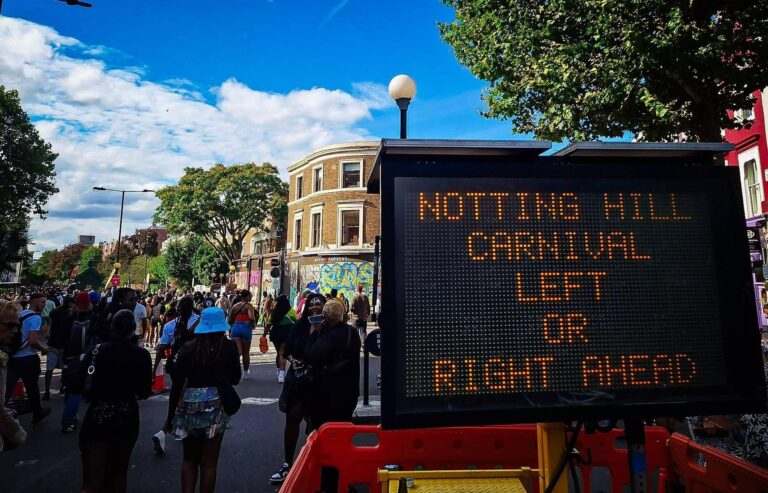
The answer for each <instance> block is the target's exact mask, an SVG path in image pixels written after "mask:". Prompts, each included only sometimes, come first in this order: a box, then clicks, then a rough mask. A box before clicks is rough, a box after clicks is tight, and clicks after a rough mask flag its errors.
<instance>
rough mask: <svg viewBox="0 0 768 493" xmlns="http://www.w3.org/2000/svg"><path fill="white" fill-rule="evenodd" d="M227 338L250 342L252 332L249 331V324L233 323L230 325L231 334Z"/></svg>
mask: <svg viewBox="0 0 768 493" xmlns="http://www.w3.org/2000/svg"><path fill="white" fill-rule="evenodd" d="M229 337H231V338H232V339H234V338H235V337H239V338H241V339H242V340H244V341H248V342H250V341H251V339H253V330H251V323H250V322H235V323H234V324H233V325H232V332H231V333H230V334H229Z"/></svg>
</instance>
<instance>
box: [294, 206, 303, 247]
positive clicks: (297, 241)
mask: <svg viewBox="0 0 768 493" xmlns="http://www.w3.org/2000/svg"><path fill="white" fill-rule="evenodd" d="M296 223H299V224H298V226H297V225H296ZM303 223H304V213H303V212H297V213H295V214H294V215H293V245H291V248H292V249H293V250H294V251H297V252H298V251H301V237H302V234H301V233H302V231H301V228H302V227H303V226H304V224H303Z"/></svg>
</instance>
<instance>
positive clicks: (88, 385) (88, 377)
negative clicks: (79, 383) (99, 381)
mask: <svg viewBox="0 0 768 493" xmlns="http://www.w3.org/2000/svg"><path fill="white" fill-rule="evenodd" d="M99 346H101V344H97V345H96V347H95V348H93V352H92V353H91V364H90V365H89V366H88V369H87V370H86V371H85V381H84V382H83V395H85V396H89V395H90V393H91V389H92V388H93V374H94V373H96V355H97V354H99Z"/></svg>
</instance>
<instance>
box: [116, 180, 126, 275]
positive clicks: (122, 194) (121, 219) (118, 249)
mask: <svg viewBox="0 0 768 493" xmlns="http://www.w3.org/2000/svg"><path fill="white" fill-rule="evenodd" d="M120 194H121V198H120V227H119V228H118V229H117V260H115V262H120V243H121V241H122V240H121V238H122V236H123V207H125V190H121V191H120Z"/></svg>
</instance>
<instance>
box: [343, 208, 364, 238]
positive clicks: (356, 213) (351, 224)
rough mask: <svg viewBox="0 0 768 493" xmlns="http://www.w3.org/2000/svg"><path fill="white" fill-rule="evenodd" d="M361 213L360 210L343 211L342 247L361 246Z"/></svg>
mask: <svg viewBox="0 0 768 493" xmlns="http://www.w3.org/2000/svg"><path fill="white" fill-rule="evenodd" d="M361 212H362V211H360V210H359V209H355V210H350V211H341V221H340V227H341V246H346V245H359V244H360V213H361Z"/></svg>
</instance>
